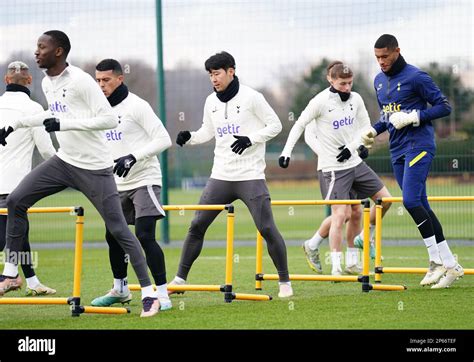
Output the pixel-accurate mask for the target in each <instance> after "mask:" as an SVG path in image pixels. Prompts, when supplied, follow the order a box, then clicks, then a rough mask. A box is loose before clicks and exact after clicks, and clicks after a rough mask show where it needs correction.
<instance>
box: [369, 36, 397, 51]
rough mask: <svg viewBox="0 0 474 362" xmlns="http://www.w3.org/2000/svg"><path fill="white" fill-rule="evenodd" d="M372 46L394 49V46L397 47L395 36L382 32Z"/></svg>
mask: <svg viewBox="0 0 474 362" xmlns="http://www.w3.org/2000/svg"><path fill="white" fill-rule="evenodd" d="M374 48H375V49H383V48H387V49H389V50H393V49H396V48H398V41H397V38H395V37H394V36H393V35H391V34H383V35H381V36H380V38H378V39H377V41H376V42H375V45H374Z"/></svg>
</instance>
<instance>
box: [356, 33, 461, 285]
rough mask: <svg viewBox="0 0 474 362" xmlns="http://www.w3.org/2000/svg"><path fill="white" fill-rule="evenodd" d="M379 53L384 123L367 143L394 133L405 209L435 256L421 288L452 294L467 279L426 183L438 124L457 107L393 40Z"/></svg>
mask: <svg viewBox="0 0 474 362" xmlns="http://www.w3.org/2000/svg"><path fill="white" fill-rule="evenodd" d="M374 52H375V57H376V58H377V62H378V63H379V65H380V68H381V72H380V73H379V74H377V76H376V77H375V79H374V87H375V91H376V94H377V101H378V103H379V106H380V109H381V118H380V120H379V121H378V122H377V123H376V124H375V125H374V127H373V128H372V129H370V130H369V132H367V134H366V135H365V139H366V140H367V141H369V142H371V139H372V138H373V137H375V136H377V135H379V134H381V133H383V132H385V131H386V130H388V132H389V133H390V141H389V142H390V154H391V159H392V166H393V172H394V174H395V177H396V179H397V182H398V185H399V186H400V188H401V189H402V192H403V205H404V206H405V208H406V209H407V211H408V213H409V214H410V215H411V217H412V219H413V221H414V222H415V224H416V226H417V228H418V230H419V232H420V234H421V236H422V238H423V240H424V242H425V245H426V247H427V249H428V254H429V260H430V266H429V270H428V272H427V274H426V275H425V277H424V278H423V280H422V281H421V282H420V284H421V285H430V284H433V286H432V288H434V289H437V288H447V287H449V286H450V285H451V284H452V283H453V282H454V281H455V280H456V279H458V278H460V277H462V276H463V275H464V270H463V268H462V267H461V265H459V264H458V263H457V261H456V260H455V258H454V256H453V254H452V253H451V250H450V249H449V246H448V243H447V242H446V239H445V237H444V235H443V228H442V226H441V224H440V222H439V220H438V218H437V217H436V215H435V213H434V212H433V210H432V209H431V207H430V205H429V203H428V199H427V195H426V179H427V177H428V173H429V170H430V166H431V163H432V161H433V158H434V156H435V151H436V144H435V139H434V129H433V123H432V121H433V120H435V119H437V118H441V117H445V116H447V115H449V114H450V113H451V106H450V105H449V103H448V100H447V98H446V97H445V96H444V95H443V94H442V93H441V91H440V89H439V88H438V86H437V85H436V84H435V83H434V82H433V80H432V79H431V77H430V76H429V75H428V74H427V73H425V72H423V71H422V70H420V69H418V68H417V67H415V66H413V65H411V64H407V63H406V61H405V59H404V58H403V56H402V55H401V54H400V48H399V47H398V41H397V39H396V38H395V37H394V36H393V35H390V34H383V35H382V36H380V37H379V38H378V39H377V41H376V42H375V45H374ZM428 103H429V104H430V105H431V107H430V108H428Z"/></svg>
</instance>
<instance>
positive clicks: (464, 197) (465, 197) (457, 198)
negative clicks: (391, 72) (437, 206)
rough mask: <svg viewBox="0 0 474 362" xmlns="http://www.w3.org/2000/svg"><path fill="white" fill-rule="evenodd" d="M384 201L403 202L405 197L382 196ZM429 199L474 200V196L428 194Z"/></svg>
mask: <svg viewBox="0 0 474 362" xmlns="http://www.w3.org/2000/svg"><path fill="white" fill-rule="evenodd" d="M381 200H382V202H392V203H393V202H403V197H382V199H381ZM428 201H474V196H428Z"/></svg>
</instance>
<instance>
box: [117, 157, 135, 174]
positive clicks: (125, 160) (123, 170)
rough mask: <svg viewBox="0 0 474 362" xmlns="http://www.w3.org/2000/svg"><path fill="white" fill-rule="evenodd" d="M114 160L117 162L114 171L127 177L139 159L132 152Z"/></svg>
mask: <svg viewBox="0 0 474 362" xmlns="http://www.w3.org/2000/svg"><path fill="white" fill-rule="evenodd" d="M114 162H117V163H116V164H115V167H114V173H116V174H117V176H118V177H122V176H123V177H126V176H127V175H128V173H129V172H130V169H131V168H132V166H133V165H134V164H135V163H137V159H136V158H135V156H133V155H132V154H130V155H127V156H123V157H120V158H117V159H116V160H114Z"/></svg>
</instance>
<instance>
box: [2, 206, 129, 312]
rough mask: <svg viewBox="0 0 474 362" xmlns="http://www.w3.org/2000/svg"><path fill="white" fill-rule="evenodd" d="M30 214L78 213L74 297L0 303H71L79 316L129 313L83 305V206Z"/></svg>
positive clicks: (39, 209) (4, 211)
mask: <svg viewBox="0 0 474 362" xmlns="http://www.w3.org/2000/svg"><path fill="white" fill-rule="evenodd" d="M28 213H29V214H44V213H48V214H51V213H69V214H70V215H76V232H75V246H74V281H73V291H72V297H69V298H60V297H0V304H15V305H40V304H43V305H46V304H52V305H59V304H61V305H64V304H66V305H70V309H71V315H72V316H73V317H78V316H79V315H81V314H82V313H99V314H127V313H130V310H129V309H128V308H120V307H119V308H117V307H106V308H102V307H92V306H83V305H81V273H82V250H83V236H84V208H82V207H81V206H77V207H75V206H71V207H33V208H30V209H28ZM0 214H4V215H6V214H8V210H7V209H6V208H0Z"/></svg>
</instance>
